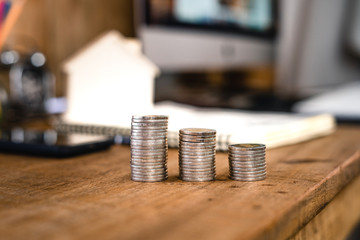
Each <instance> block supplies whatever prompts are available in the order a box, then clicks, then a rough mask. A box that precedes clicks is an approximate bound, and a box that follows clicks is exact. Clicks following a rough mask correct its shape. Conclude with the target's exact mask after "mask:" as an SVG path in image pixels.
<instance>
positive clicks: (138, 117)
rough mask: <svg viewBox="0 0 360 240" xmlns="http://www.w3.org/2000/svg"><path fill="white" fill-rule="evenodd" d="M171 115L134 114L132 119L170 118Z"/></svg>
mask: <svg viewBox="0 0 360 240" xmlns="http://www.w3.org/2000/svg"><path fill="white" fill-rule="evenodd" d="M168 119H169V117H168V116H166V115H144V116H139V115H133V116H132V120H146V121H147V120H168Z"/></svg>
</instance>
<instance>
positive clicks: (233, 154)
mask: <svg viewBox="0 0 360 240" xmlns="http://www.w3.org/2000/svg"><path fill="white" fill-rule="evenodd" d="M265 155H266V153H265V152H263V151H259V152H257V153H249V152H241V153H240V152H233V151H230V152H229V156H235V157H259V156H265Z"/></svg>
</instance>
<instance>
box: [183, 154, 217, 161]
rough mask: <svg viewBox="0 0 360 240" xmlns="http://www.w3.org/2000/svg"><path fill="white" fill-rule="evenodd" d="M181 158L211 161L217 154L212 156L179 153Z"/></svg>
mask: <svg viewBox="0 0 360 240" xmlns="http://www.w3.org/2000/svg"><path fill="white" fill-rule="evenodd" d="M179 158H181V159H182V160H185V159H187V160H195V159H196V160H199V161H200V160H202V161H211V160H213V159H215V156H211V155H209V156H200V155H198V156H196V155H192V156H191V155H182V154H179Z"/></svg>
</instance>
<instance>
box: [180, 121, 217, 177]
mask: <svg viewBox="0 0 360 240" xmlns="http://www.w3.org/2000/svg"><path fill="white" fill-rule="evenodd" d="M215 146H216V131H215V130H213V129H204V128H184V129H181V130H180V131H179V177H180V179H182V180H184V181H191V182H204V181H213V180H215V177H216V170H215V153H216V150H215Z"/></svg>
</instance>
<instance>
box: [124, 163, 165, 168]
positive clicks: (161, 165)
mask: <svg viewBox="0 0 360 240" xmlns="http://www.w3.org/2000/svg"><path fill="white" fill-rule="evenodd" d="M130 166H134V167H140V168H167V164H166V163H164V162H162V163H139V162H130Z"/></svg>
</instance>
